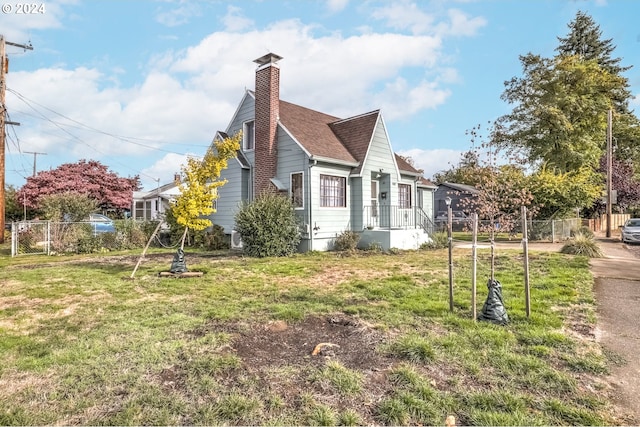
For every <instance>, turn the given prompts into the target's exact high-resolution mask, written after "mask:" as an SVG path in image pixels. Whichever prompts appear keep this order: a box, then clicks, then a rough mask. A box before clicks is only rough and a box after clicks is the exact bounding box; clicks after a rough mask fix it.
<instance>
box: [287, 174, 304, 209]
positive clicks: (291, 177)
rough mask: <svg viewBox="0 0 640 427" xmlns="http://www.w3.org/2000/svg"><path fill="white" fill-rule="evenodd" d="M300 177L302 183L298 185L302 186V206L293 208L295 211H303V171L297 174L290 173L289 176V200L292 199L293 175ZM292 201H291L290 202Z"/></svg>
mask: <svg viewBox="0 0 640 427" xmlns="http://www.w3.org/2000/svg"><path fill="white" fill-rule="evenodd" d="M298 174H299V175H302V182H301V183H300V185H302V196H301V197H302V206H298V207H294V209H295V210H297V211H300V210H304V197H305V192H304V171H297V172H291V173H290V174H289V200H292V199H293V175H298ZM292 201H293V200H292Z"/></svg>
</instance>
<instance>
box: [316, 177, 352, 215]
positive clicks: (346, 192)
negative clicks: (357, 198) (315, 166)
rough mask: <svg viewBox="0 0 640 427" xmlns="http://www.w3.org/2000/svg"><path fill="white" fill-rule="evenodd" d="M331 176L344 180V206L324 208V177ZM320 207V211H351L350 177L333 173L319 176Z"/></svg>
mask: <svg viewBox="0 0 640 427" xmlns="http://www.w3.org/2000/svg"><path fill="white" fill-rule="evenodd" d="M323 175H324V176H331V177H336V178H344V206H322V176H323ZM318 207H319V208H320V209H323V210H325V209H327V210H328V209H333V210H345V209H349V177H348V176H345V175H336V174H332V173H330V172H329V173H320V174H318Z"/></svg>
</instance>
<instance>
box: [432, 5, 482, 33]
mask: <svg viewBox="0 0 640 427" xmlns="http://www.w3.org/2000/svg"><path fill="white" fill-rule="evenodd" d="M447 14H448V16H449V19H450V20H451V22H450V23H448V24H444V25H442V26H440V28H439V29H440V31H439V32H440V33H442V34H443V35H451V36H474V35H475V34H476V33H477V32H478V30H479V29H480V28H482V27H484V26H485V25H487V20H486V19H484V18H483V17H481V16H476V17H475V18H471V17H469V15H467V14H466V13H464V12H462V11H460V10H458V9H450V10H449V11H447Z"/></svg>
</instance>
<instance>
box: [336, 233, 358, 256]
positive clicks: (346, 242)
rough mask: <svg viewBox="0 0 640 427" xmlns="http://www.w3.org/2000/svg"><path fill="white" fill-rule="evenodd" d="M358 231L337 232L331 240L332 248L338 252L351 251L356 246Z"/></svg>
mask: <svg viewBox="0 0 640 427" xmlns="http://www.w3.org/2000/svg"><path fill="white" fill-rule="evenodd" d="M359 241H360V233H356V232H355V231H351V230H346V231H343V232H342V233H340V234H338V235H337V236H336V238H335V240H334V242H333V249H334V250H336V251H340V252H353V251H355V250H356V248H357V247H358V242H359Z"/></svg>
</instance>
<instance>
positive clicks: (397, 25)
mask: <svg viewBox="0 0 640 427" xmlns="http://www.w3.org/2000/svg"><path fill="white" fill-rule="evenodd" d="M371 16H372V17H373V18H375V19H378V20H382V21H384V22H385V23H386V25H387V26H389V27H390V28H393V29H396V30H409V31H411V32H412V33H413V34H432V35H437V36H439V37H442V36H473V35H475V34H476V33H477V31H478V29H479V28H481V27H483V26H485V25H486V24H487V21H486V19H484V18H483V17H474V18H472V17H470V16H469V15H467V14H465V13H464V12H462V11H460V10H458V9H449V10H447V11H446V18H447V19H446V20H444V19H440V17H439V14H438V13H427V12H424V11H423V10H422V8H421V7H419V6H418V5H417V4H416V3H413V2H410V1H408V0H404V1H399V2H394V3H393V4H391V5H387V6H383V7H380V8H377V9H374V10H373V12H372V14H371ZM438 21H440V22H438Z"/></svg>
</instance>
